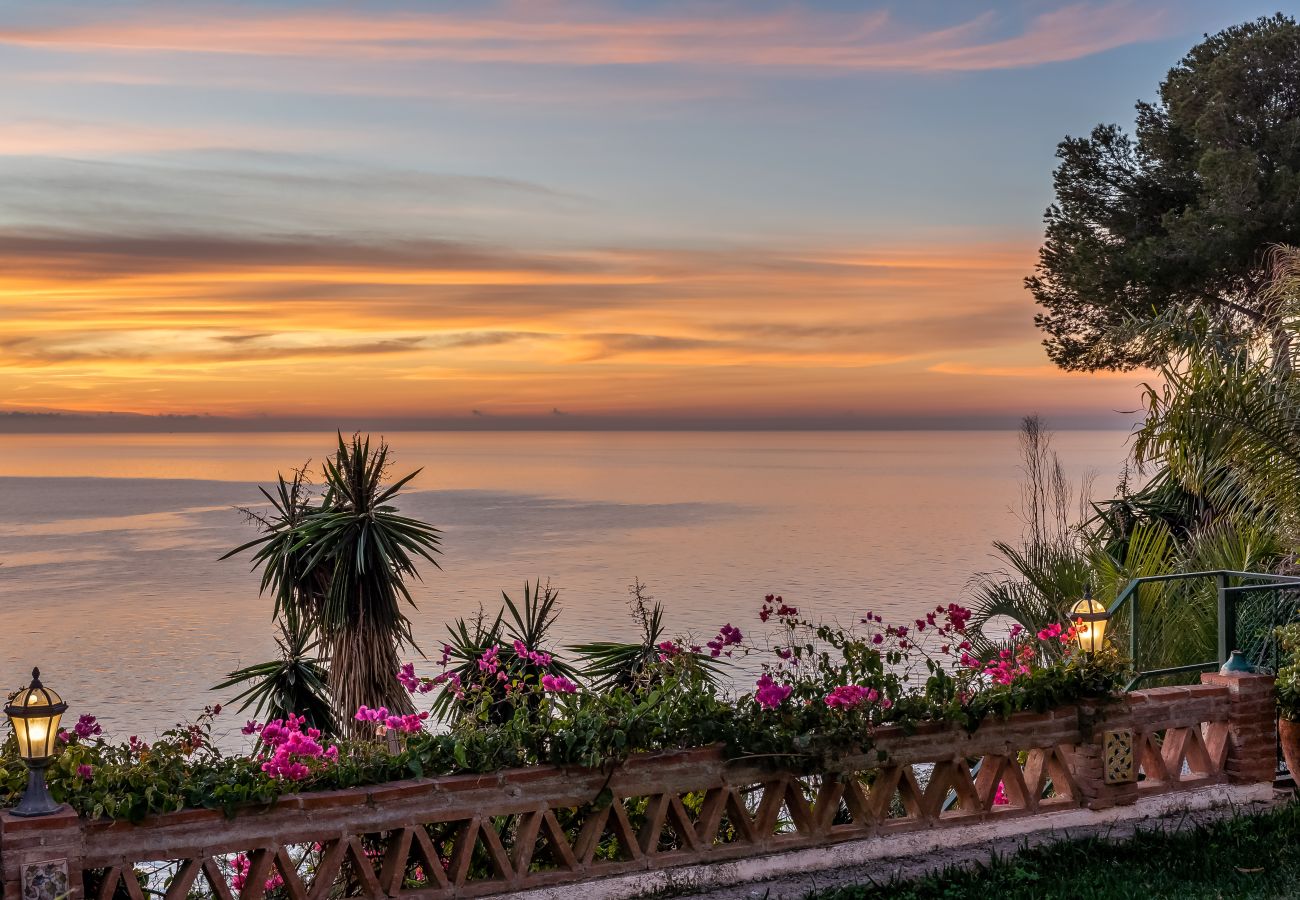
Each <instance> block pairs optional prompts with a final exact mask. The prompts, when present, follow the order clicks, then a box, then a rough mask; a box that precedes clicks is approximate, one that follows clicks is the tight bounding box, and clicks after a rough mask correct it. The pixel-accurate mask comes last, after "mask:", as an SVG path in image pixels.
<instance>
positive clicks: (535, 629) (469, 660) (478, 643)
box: [433, 581, 578, 721]
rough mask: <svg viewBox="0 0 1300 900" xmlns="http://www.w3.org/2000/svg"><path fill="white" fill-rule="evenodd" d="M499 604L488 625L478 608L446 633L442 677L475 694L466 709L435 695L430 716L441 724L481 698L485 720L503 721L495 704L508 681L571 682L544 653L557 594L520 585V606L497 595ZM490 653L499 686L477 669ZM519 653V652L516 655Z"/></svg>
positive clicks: (567, 670) (571, 673) (563, 666)
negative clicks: (486, 706)
mask: <svg viewBox="0 0 1300 900" xmlns="http://www.w3.org/2000/svg"><path fill="white" fill-rule="evenodd" d="M501 600H502V606H501V608H500V609H498V610H497V613H496V615H495V616H493V617H492V618H491V619H489V618H488V616H487V615H486V613H485V612H484V611H483V610H482V609H481V608H480V609H479V612H478V615H477V616H475V617H474V618H473V619H472V620H470V621H466V620H465V619H463V618H458V619H457V620H456V621H455V622H453V623H452V624H451V625H449V626H448V627H447V632H448V637H449V640H448V642H447V647H448V651H447V652H448V659H449V665H448V667H447V672H448V673H449V674H454V675H455V676H456V677H457V678H458V679H459V681H460V683H461V684H463V685H466V686H470V685H477V686H478V692H477V693H476V695H475V696H473V697H471V698H470V699H469V702H468V703H462V702H461V701H459V700H457V698H456V696H455V695H454V693H452V692H450V691H446V690H443V691H439V692H438V696H437V697H436V698H434V701H433V711H434V712H435V713H436V714H437V715H438V716H439V718H441V719H443V720H444V721H451V720H454V719H456V718H457V717H458V716H459V715H461V714H462V713H464V712H466V711H467V710H469V709H470V708H472V707H473V706H474V705H475V704H476V703H479V702H481V701H482V697H483V694H484V693H486V695H487V696H488V697H489V698H490V699H491V701H492V703H491V706H490V710H491V713H490V715H492V716H493V717H501V716H506V715H507V711H506V710H505V709H504V707H502V706H501V705H499V704H498V703H497V702H496V701H500V700H502V699H504V697H505V692H506V687H505V685H506V684H508V683H510V682H511V681H515V680H519V679H524V678H531V679H532V680H533V681H538V680H540V679H541V677H542V676H543V675H558V676H562V677H564V678H568V679H570V680H572V679H575V678H577V675H578V673H577V672H576V671H575V670H574V668H573V666H571V665H569V664H568V663H566V662H565V661H564V660H563V659H561V658H560V657H559V656H558V655H557V654H555V653H552V652H550V650H548V647H549V646H550V630H551V627H552V626H553V625H554V624H555V619H556V617H557V616H558V615H559V607H558V600H559V592H558V591H556V590H555V589H554V588H552V587H551V586H550V585H549V584H548V585H547V586H546V587H542V584H541V582H540V581H537V582H536V583H534V584H529V583H528V582H524V594H523V602H522V604H521V603H516V602H515V601H514V600H513V599H512V598H511V597H510V595H509V594H507V593H506V592H505V591H502V592H501ZM516 643H518V645H519V646H518V648H516V646H515V645H516ZM493 647H496V648H498V649H497V652H496V659H497V662H498V663H499V664H500V671H501V672H502V673H504V674H505V676H506V681H505V682H502V681H500V680H498V679H496V678H490V677H485V676H484V675H483V672H482V669H481V668H480V666H479V660H480V659H482V658H483V656H484V654H485V653H487V652H488V651H489V650H491V649H492V648H493ZM520 650H523V651H524V652H523V653H522V654H521V653H520V652H519V651H520ZM530 654H544V655H545V658H546V663H545V664H544V665H543V664H540V663H539V662H537V660H536V658H535V657H534V658H530Z"/></svg>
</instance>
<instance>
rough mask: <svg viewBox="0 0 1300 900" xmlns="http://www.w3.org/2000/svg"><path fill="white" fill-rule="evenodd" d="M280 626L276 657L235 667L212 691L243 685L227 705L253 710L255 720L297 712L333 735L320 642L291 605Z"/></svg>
mask: <svg viewBox="0 0 1300 900" xmlns="http://www.w3.org/2000/svg"><path fill="white" fill-rule="evenodd" d="M279 626H280V635H279V636H278V637H276V645H277V646H278V647H279V648H280V658H279V659H275V660H271V661H269V662H264V663H255V664H254V665H251V666H245V667H243V668H242V669H236V670H235V671H233V672H231V673H230V674H229V675H228V676H227V680H226V681H223V682H222V683H221V684H218V685H216V686H215V687H213V688H212V690H214V691H224V690H228V689H230V688H234V687H239V686H244V689H243V690H241V691H240V692H239V693H238V694H236V695H235V696H234V697H233V698H231V701H230V702H231V703H239V704H240V706H239V709H240V711H246V710H248V709H250V708H251V709H252V714H253V716H254V717H255V718H258V719H262V720H271V719H283V718H286V717H288V715H289V714H290V713H295V714H297V715H300V716H303V717H305V718H306V719H307V724H308V725H309V726H311V727H313V728H319V729H320V731H321V732H322V733H323V734H325V735H328V736H333V735H335V734H337V732H338V727H337V723H336V722H335V720H334V715H333V713H332V711H331V709H330V698H329V669H328V665H327V663H326V661H325V660H324V659H322V658H321V657H320V656H318V655H316V654H317V651H318V650H319V649H320V641H319V640H317V638H316V636H315V634H314V633H313V631H312V629H311V627H310V626H309V625H307V624H306V623H305V622H304V621H303V619H302V617H301V616H300V615H299V614H298V612H297V610H296V608H295V607H293V606H287V607H285V610H284V615H283V616H282V617H281V619H280V622H279Z"/></svg>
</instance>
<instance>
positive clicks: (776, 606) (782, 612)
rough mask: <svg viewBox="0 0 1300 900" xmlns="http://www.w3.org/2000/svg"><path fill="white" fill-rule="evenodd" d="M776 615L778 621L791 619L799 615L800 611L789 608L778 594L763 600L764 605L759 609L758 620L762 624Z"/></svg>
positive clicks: (769, 595) (770, 595)
mask: <svg viewBox="0 0 1300 900" xmlns="http://www.w3.org/2000/svg"><path fill="white" fill-rule="evenodd" d="M773 615H775V616H776V617H777V618H778V619H790V618H793V617H794V616H797V615H799V610H798V609H797V608H795V607H793V606H789V605H787V604H786V602H785V601H784V600H783V599H781V597H780V596H779V595H777V594H768V595H767V596H766V597H764V598H763V605H762V606H761V607H759V610H758V619H759V621H760V622H766V621H767V620H768V619H770V618H772V616H773Z"/></svg>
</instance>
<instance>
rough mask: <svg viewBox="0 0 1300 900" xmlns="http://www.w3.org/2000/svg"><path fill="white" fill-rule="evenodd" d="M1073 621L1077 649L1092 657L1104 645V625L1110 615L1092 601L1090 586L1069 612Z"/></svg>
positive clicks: (1104, 608)
mask: <svg viewBox="0 0 1300 900" xmlns="http://www.w3.org/2000/svg"><path fill="white" fill-rule="evenodd" d="M1070 618H1071V619H1072V620H1073V621H1074V628H1075V631H1074V638H1075V640H1077V641H1078V642H1079V649H1080V650H1082V651H1083V652H1084V653H1087V654H1089V655H1092V654H1094V653H1096V652H1097V651H1098V650H1100V649H1101V648H1102V647H1103V646H1104V645H1105V640H1106V623H1107V622H1108V621H1109V620H1110V613H1109V612H1107V611H1106V607H1104V606H1102V605H1101V604H1100V603H1098V602H1097V601H1096V600H1094V599H1092V585H1088V586H1087V587H1085V588H1084V589H1083V599H1081V600H1080V601H1079V602H1078V603H1076V604H1074V608H1073V609H1071V610H1070Z"/></svg>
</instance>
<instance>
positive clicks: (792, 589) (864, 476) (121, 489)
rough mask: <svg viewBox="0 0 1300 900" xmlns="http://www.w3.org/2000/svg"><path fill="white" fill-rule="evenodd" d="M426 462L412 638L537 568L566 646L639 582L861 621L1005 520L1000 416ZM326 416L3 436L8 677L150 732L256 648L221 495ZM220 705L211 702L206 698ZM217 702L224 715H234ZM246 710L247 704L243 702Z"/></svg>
mask: <svg viewBox="0 0 1300 900" xmlns="http://www.w3.org/2000/svg"><path fill="white" fill-rule="evenodd" d="M1126 437H1127V435H1126V434H1125V433H1124V432H1117V431H1106V432H1079V431H1075V432H1061V433H1059V434H1058V435H1057V438H1056V447H1057V449H1058V450H1059V451H1060V453H1061V455H1062V457H1063V459H1064V461H1065V462H1066V463H1067V466H1068V468H1069V471H1070V474H1071V476H1072V477H1073V478H1074V479H1075V480H1076V482H1077V481H1078V479H1080V478H1082V477H1084V476H1085V474H1086V473H1089V472H1091V473H1093V474H1095V475H1096V478H1097V488H1098V490H1099V491H1102V492H1104V491H1108V490H1109V489H1110V487H1111V486H1112V485H1113V484H1114V480H1115V475H1116V473H1117V472H1118V469H1119V467H1120V465H1121V463H1122V461H1123V458H1124V454H1125V447H1126ZM390 440H391V442H392V445H393V448H394V451H395V454H396V459H397V464H396V466H397V471H398V472H399V473H401V474H404V473H405V472H406V471H409V470H413V469H416V468H423V472H422V474H421V475H420V476H419V477H418V478H417V479H416V480H415V482H413V484H412V486H411V489H410V490H409V491H408V492H407V493H406V494H405V495H404V497H403V499H402V502H401V507H402V509H403V511H404V512H407V513H410V514H411V515H414V516H417V517H419V518H422V519H425V520H427V521H430V522H433V523H435V524H437V525H438V526H440V527H442V528H443V529H444V530H445V532H446V534H445V538H446V540H445V556H444V558H443V560H442V570H441V571H438V570H436V569H433V568H432V567H428V568H427V569H426V570H425V571H424V581H423V583H421V584H417V585H416V586H415V589H414V594H415V597H416V600H417V603H418V607H419V608H418V610H417V611H413V612H412V613H411V615H412V618H413V619H414V621H415V623H416V628H415V631H416V635H417V637H418V638H419V639H420V640H421V642H422V645H423V646H424V648H425V649H426V651H430V650H432V651H435V652H436V650H437V647H438V646H439V645H440V641H441V638H442V637H443V634H444V623H446V622H447V621H449V620H451V619H453V618H454V617H456V616H463V615H470V614H472V613H473V612H474V611H475V610H476V609H477V608H478V606H479V605H480V604H483V605H485V606H487V607H490V608H493V609H495V607H496V605H497V604H498V603H499V601H500V596H501V591H502V590H505V591H507V592H510V593H511V594H512V596H513V595H514V594H515V593H516V592H519V591H521V589H522V587H523V584H524V582H525V581H530V580H534V579H539V578H540V579H541V580H542V581H543V582H546V581H548V580H549V581H550V583H551V584H552V585H553V586H554V587H557V588H558V589H559V590H560V594H561V599H562V601H563V607H564V611H563V613H562V615H561V618H560V622H559V626H558V632H559V633H558V637H559V638H560V639H561V640H562V641H563V642H566V643H567V642H570V641H575V642H576V641H580V640H586V639H591V638H597V637H600V638H631V637H633V636H634V634H635V628H634V626H633V624H632V623H631V620H630V619H629V617H628V609H627V586H628V585H629V584H630V583H631V582H632V580H633V579H634V578H638V577H639V578H640V579H641V580H642V581H644V582H645V583H647V584H648V585H649V589H650V592H651V593H652V594H653V595H654V596H655V597H656V598H657V599H659V600H661V601H662V602H663V603H664V605H665V607H666V608H667V610H668V614H669V619H670V625H671V628H672V630H673V631H675V632H679V633H682V634H694V635H696V636H697V637H703V638H705V639H707V638H708V637H711V636H712V635H713V634H714V633H716V630H717V628H718V626H719V625H720V624H722V623H724V622H732V623H734V624H736V625H738V626H739V627H740V628H741V629H742V630H744V631H747V632H748V631H750V630H752V629H755V628H756V627H757V626H758V622H757V619H756V617H755V613H756V610H757V607H758V605H759V602H760V600H761V599H762V597H763V595H764V594H767V593H769V592H776V593H780V594H783V595H784V596H785V597H786V599H787V600H789V601H791V602H794V603H796V604H797V605H798V606H800V607H801V608H802V609H803V610H804V611H805V612H808V611H813V612H815V613H817V614H819V615H820V616H821V617H823V618H826V619H833V618H839V619H841V620H844V621H853V620H854V619H855V617H856V616H857V615H858V614H859V613H860V612H862V611H864V610H866V609H875V610H878V611H883V612H885V613H886V614H889V615H892V616H895V617H897V618H900V619H902V618H910V617H914V615H915V613H917V612H919V611H923V610H925V609H927V608H929V607H931V606H933V605H934V604H936V603H939V602H948V601H951V600H958V599H960V598H961V597H962V595H963V590H964V587H965V585H966V582H967V580H968V579H969V577H970V576H971V574H972V573H974V572H978V571H982V570H988V569H990V568H993V567H995V566H996V561H995V560H994V559H993V558H992V557H991V556H990V542H991V541H993V540H994V539H997V538H1014V537H1016V536H1017V535H1018V534H1019V533H1020V528H1021V525H1020V522H1019V520H1018V518H1017V517H1016V515H1015V508H1016V506H1017V503H1018V499H1017V497H1018V495H1017V490H1018V487H1017V486H1018V478H1019V471H1018V466H1019V460H1018V456H1017V436H1016V434H1015V433H1014V432H852V433H790V432H763V433H705V434H696V433H690V434H683V433H672V434H654V433H580V434H574V433H564V434H558V433H536V432H533V433H505V434H502V433H493V434H446V433H399V434H395V435H393V436H391V438H390ZM331 441H332V435H328V434H321V435H314V434H299V433H295V434H222V435H59V436H45V435H39V436H37V435H21V436H15V435H3V436H0V598H2V602H0V634H3V636H4V637H3V642H0V685H4V686H9V687H18V686H19V685H20V684H22V683H23V682H24V680H25V677H26V673H27V672H28V671H29V670H30V668H31V666H32V665H34V664H39V665H40V666H41V668H42V670H43V672H44V673H45V675H46V678H47V681H48V683H49V684H50V685H52V686H54V687H56V688H57V689H58V690H60V691H62V692H63V694H64V696H65V698H66V699H67V700H68V701H69V703H70V704H71V706H72V714H77V713H81V712H91V713H94V714H96V715H98V716H99V717H100V719H101V720H102V721H104V722H105V724H106V725H107V726H108V727H109V730H110V732H111V733H113V734H114V735H116V736H118V737H125V736H126V735H128V734H141V735H149V734H152V733H154V732H156V731H157V730H159V729H160V728H164V727H167V726H169V725H171V724H172V723H175V722H177V721H179V720H182V719H187V718H189V717H190V716H192V715H193V714H194V713H195V712H196V711H197V710H198V709H200V708H201V707H202V706H203V705H204V704H205V703H211V702H214V701H216V700H218V699H223V698H220V697H218V696H216V695H213V694H212V693H210V692H209V691H208V690H207V689H208V688H209V686H211V685H212V684H215V683H216V682H217V681H218V680H220V679H221V678H222V676H223V675H224V674H225V673H226V672H228V671H230V670H231V669H233V668H235V667H237V666H240V665H243V664H246V663H250V662H258V661H261V660H263V659H266V658H269V655H270V654H271V653H272V652H273V648H274V641H273V636H272V630H271V627H270V626H271V619H270V610H271V604H270V601H269V600H268V599H266V598H262V597H259V596H258V592H257V576H256V575H255V574H252V573H250V571H249V564H248V562H247V561H246V559H235V560H228V561H225V562H220V561H218V557H219V556H221V554H222V553H223V552H225V551H226V550H228V549H230V548H231V547H233V546H235V545H237V544H239V543H242V542H243V541H244V540H247V539H248V538H249V537H251V536H252V533H251V532H250V530H249V527H248V526H247V525H246V524H245V522H244V520H243V518H242V516H241V515H240V513H239V512H238V511H236V509H235V507H236V506H238V505H252V504H256V503H257V502H258V500H259V499H260V498H259V494H258V492H257V485H258V484H259V483H268V482H270V481H272V480H273V479H274V476H275V473H276V472H277V470H284V471H287V470H288V469H289V468H291V467H293V466H297V465H301V464H302V463H303V462H305V461H306V460H308V459H319V458H320V457H321V456H322V455H324V454H325V453H327V452H328V450H329V449H330V446H331ZM223 718H225V717H223ZM236 718H237V715H233V714H232V715H231V716H230V717H229V721H228V722H227V723H226V726H227V727H228V728H229V727H232V726H235V725H237V724H238V722H236V721H235V720H236ZM238 721H239V722H242V718H239V720H238Z"/></svg>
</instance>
